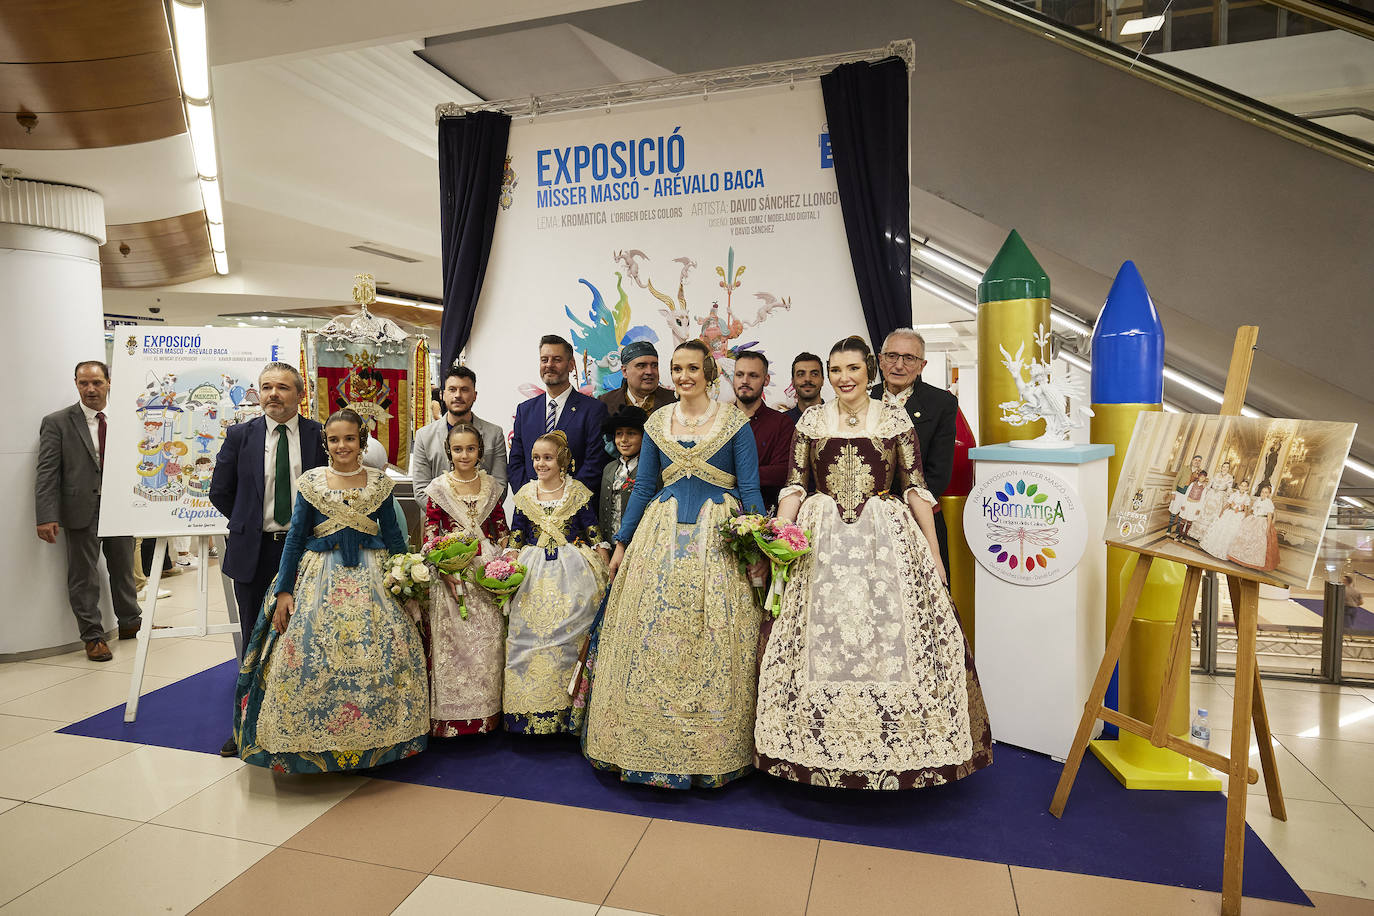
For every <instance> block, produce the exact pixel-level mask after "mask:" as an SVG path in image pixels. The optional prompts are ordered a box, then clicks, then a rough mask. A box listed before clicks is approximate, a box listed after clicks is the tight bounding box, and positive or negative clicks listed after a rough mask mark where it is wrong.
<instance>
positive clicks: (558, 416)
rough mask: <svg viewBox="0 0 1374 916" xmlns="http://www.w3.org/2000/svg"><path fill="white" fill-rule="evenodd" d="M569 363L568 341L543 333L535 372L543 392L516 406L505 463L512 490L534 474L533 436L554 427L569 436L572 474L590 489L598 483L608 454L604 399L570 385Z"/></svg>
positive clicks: (598, 484) (570, 368) (594, 487)
mask: <svg viewBox="0 0 1374 916" xmlns="http://www.w3.org/2000/svg"><path fill="white" fill-rule="evenodd" d="M572 366H573V348H572V344H570V343H568V342H567V341H566V340H564V339H563V338H562V337H559V336H558V335H557V334H545V335H544V336H543V337H541V338H540V339H539V377H540V378H541V379H542V380H543V382H544V393H543V394H540V395H536V396H535V397H532V398H530V399H529V400H528V401H525V402H524V403H522V404H520V405H519V406H517V407H516V408H515V430H514V432H513V434H512V436H511V442H510V455H509V457H508V459H507V463H506V470H507V472H508V473H509V475H510V491H511V493H518V492H520V488H521V487H523V486H524V485H525V484H526V483H527V482H529V481H531V480H533V479H534V469H533V467H532V466H531V464H530V448H531V446H533V445H534V440H535V439H538V438H539V437H540V436H542V435H544V433H546V432H553V431H554V430H555V429H561V430H563V432H565V433H566V434H567V436H568V448H569V450H570V451H571V452H572V457H573V464H574V471H573V476H574V477H575V478H577V479H578V480H580V481H582V483H583V484H585V485H586V487H587V489H588V490H591V491H592V492H593V493H596V492H598V491H599V490H600V488H601V469H602V468H603V467H604V466H605V465H606V457H607V456H606V449H605V448H604V446H603V444H602V441H601V422H602V421H603V420H605V419H606V405H605V404H602V403H601V402H600V401H598V400H597V399H596V398H591V397H588V396H587V395H585V394H583V393H582V392H580V391H577V390H575V389H574V388H573V387H572V384H571V383H570V382H569V381H568V376H569V375H570V374H571V373H572Z"/></svg>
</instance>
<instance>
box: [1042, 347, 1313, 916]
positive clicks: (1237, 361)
mask: <svg viewBox="0 0 1374 916" xmlns="http://www.w3.org/2000/svg"><path fill="white" fill-rule="evenodd" d="M1258 338H1259V328H1257V327H1253V326H1246V327H1242V328H1240V329H1239V330H1238V331H1237V332H1236V344H1235V349H1234V350H1233V351H1232V352H1231V367H1230V371H1229V372H1228V374H1227V376H1226V393H1225V396H1224V398H1223V400H1222V406H1221V411H1220V412H1221V414H1222V415H1225V416H1238V415H1239V414H1240V408H1241V405H1242V404H1244V403H1245V389H1246V386H1247V385H1248V384H1249V381H1250V365H1251V362H1252V361H1253V359H1254V349H1255V341H1256V340H1257V339H1258ZM1107 543H1108V544H1110V545H1111V546H1113V547H1121V548H1124V549H1126V550H1131V551H1133V552H1135V553H1137V554H1139V555H1140V556H1139V558H1138V559H1137V561H1136V566H1135V572H1134V573H1133V574H1132V576H1131V581H1130V584H1129V585H1128V586H1127V587H1126V593H1125V594H1124V595H1123V596H1122V599H1121V611H1120V613H1119V614H1118V615H1117V618H1116V626H1115V627H1114V628H1113V629H1112V632H1111V635H1110V636H1109V637H1108V638H1107V646H1106V651H1105V652H1104V653H1103V655H1102V665H1101V666H1100V667H1099V668H1098V669H1097V679H1096V680H1095V681H1093V687H1092V691H1091V692H1090V693H1089V694H1088V702H1087V704H1086V705H1085V706H1084V708H1083V718H1082V720H1081V721H1080V722H1079V723H1078V732H1077V733H1076V734H1075V735H1074V739H1073V747H1072V749H1071V750H1070V751H1069V756H1068V759H1067V760H1066V761H1065V762H1064V771H1063V773H1062V774H1061V775H1060V777H1059V785H1058V786H1057V787H1056V788H1055V790H1054V801H1052V802H1051V803H1050V813H1051V814H1053V815H1054V816H1055V817H1062V816H1063V814H1064V805H1065V804H1066V803H1067V802H1068V800H1069V792H1070V791H1071V790H1072V789H1073V782H1074V779H1075V778H1076V777H1077V776H1078V767H1079V765H1080V764H1081V763H1082V762H1083V754H1084V752H1085V751H1086V750H1087V749H1088V741H1089V739H1090V738H1091V737H1092V728H1093V723H1094V722H1095V721H1096V720H1097V719H1102V720H1103V721H1104V722H1109V723H1111V724H1112V725H1115V726H1117V727H1118V728H1122V729H1125V730H1126V731H1128V732H1130V733H1131V734H1134V735H1139V736H1140V737H1141V738H1145V739H1147V740H1148V741H1149V742H1150V743H1151V744H1153V745H1154V746H1155V747H1161V748H1165V747H1166V748H1168V749H1170V750H1172V751H1177V752H1178V753H1180V754H1182V755H1183V756H1185V757H1188V758H1190V759H1192V760H1196V761H1198V762H1199V763H1202V764H1205V765H1206V766H1209V767H1212V768H1213V769H1215V770H1220V771H1222V772H1225V773H1226V774H1227V777H1228V781H1227V797H1226V841H1225V847H1224V857H1223V862H1222V883H1221V912H1222V916H1237V914H1239V913H1240V903H1241V877H1242V874H1243V871H1244V855H1245V802H1246V792H1247V788H1246V787H1247V786H1248V785H1250V784H1252V783H1255V782H1258V781H1259V774H1258V773H1256V772H1255V770H1254V769H1253V768H1251V767H1250V765H1249V760H1250V723H1251V720H1252V719H1253V721H1254V726H1255V738H1256V740H1257V741H1258V742H1259V756H1260V766H1261V768H1262V769H1263V770H1264V787H1265V790H1266V792H1267V793H1268V795H1269V813H1270V814H1272V815H1273V816H1274V817H1276V818H1278V819H1279V820H1281V821H1286V820H1287V819H1288V814H1287V811H1286V810H1285V809H1284V804H1283V790H1282V788H1281V787H1280V786H1279V773H1278V768H1277V767H1276V766H1275V764H1274V746H1273V739H1272V737H1271V736H1270V734H1269V715H1268V713H1267V712H1266V711H1265V708H1264V691H1263V689H1262V687H1261V686H1260V675H1259V667H1258V665H1257V664H1256V660H1255V632H1256V629H1257V627H1258V623H1259V586H1260V583H1261V582H1271V581H1273V580H1271V579H1269V578H1268V577H1266V576H1264V575H1262V574H1259V573H1256V574H1255V575H1254V576H1253V577H1251V576H1250V575H1248V574H1240V573H1237V572H1236V570H1235V569H1234V568H1233V567H1222V566H1217V565H1212V564H1209V563H1207V562H1206V561H1203V560H1199V561H1198V562H1197V563H1188V564H1186V565H1187V569H1188V572H1187V575H1186V577H1185V578H1184V580H1183V598H1182V600H1181V601H1180V602H1179V605H1178V616H1177V618H1176V619H1175V620H1174V630H1173V641H1172V643H1171V647H1170V648H1171V651H1170V653H1169V667H1168V669H1167V670H1166V674H1165V678H1164V686H1163V688H1162V689H1161V691H1160V697H1159V706H1158V708H1157V709H1156V711H1155V720H1154V722H1153V723H1149V722H1142V721H1140V720H1139V719H1135V718H1132V717H1131V716H1127V715H1123V714H1122V713H1120V712H1117V711H1116V710H1114V709H1108V708H1107V707H1105V706H1103V705H1102V701H1103V698H1104V697H1105V696H1106V693H1107V683H1108V681H1110V680H1111V676H1112V671H1113V669H1115V668H1116V663H1117V660H1118V659H1120V657H1121V650H1122V647H1123V646H1125V644H1126V636H1127V634H1128V632H1129V631H1130V627H1131V617H1132V616H1133V612H1134V611H1135V606H1136V602H1138V601H1139V600H1140V593H1141V591H1143V590H1144V588H1145V578H1146V576H1148V575H1149V572H1150V565H1151V564H1152V563H1153V562H1154V559H1155V558H1156V557H1159V558H1160V559H1166V560H1171V561H1173V562H1178V560H1177V559H1176V558H1175V557H1171V556H1168V555H1166V554H1165V553H1163V552H1162V551H1156V550H1153V549H1151V548H1141V547H1138V546H1131V545H1127V544H1121V543H1117V542H1115V541H1113V540H1112V539H1111V538H1108V539H1107ZM1209 569H1210V570H1213V571H1216V572H1220V573H1223V574H1225V576H1226V582H1227V585H1228V586H1229V588H1230V592H1231V608H1232V612H1233V614H1234V616H1235V623H1236V639H1237V645H1236V694H1235V697H1234V698H1233V702H1232V707H1231V709H1232V712H1231V755H1230V756H1229V757H1223V756H1222V755H1221V754H1218V753H1217V752H1215V751H1211V750H1207V749H1205V748H1201V747H1198V746H1197V745H1195V744H1191V743H1189V742H1187V741H1184V740H1182V739H1180V738H1177V737H1175V736H1173V735H1171V734H1169V711H1170V710H1171V709H1172V708H1173V705H1174V697H1175V696H1176V694H1177V692H1178V684H1179V680H1180V679H1181V678H1185V677H1188V676H1189V666H1188V664H1187V662H1186V661H1185V662H1183V663H1181V664H1180V662H1179V658H1186V657H1187V656H1186V655H1185V654H1184V653H1185V651H1186V649H1187V643H1186V640H1187V639H1188V638H1189V635H1190V634H1191V632H1192V619H1193V608H1194V606H1195V604H1196V602H1197V594H1198V588H1199V586H1200V585H1201V584H1202V574H1203V572H1204V571H1206V570H1209ZM1276 584H1280V583H1276ZM1247 688H1248V689H1247Z"/></svg>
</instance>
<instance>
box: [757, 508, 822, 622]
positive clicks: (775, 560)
mask: <svg viewBox="0 0 1374 916" xmlns="http://www.w3.org/2000/svg"><path fill="white" fill-rule="evenodd" d="M754 540H756V541H757V542H758V545H759V549H760V550H762V551H763V555H764V557H766V558H767V559H768V564H769V566H770V567H772V572H773V581H772V583H771V584H770V585H769V586H768V595H767V597H766V598H764V600H763V609H764V610H766V611H771V612H772V613H773V616H774V617H776V616H778V612H779V611H781V610H782V589H783V586H785V585H786V584H787V580H788V578H789V576H790V572H789V570H791V568H792V564H793V563H795V562H797V560H798V559H800V558H801V557H804V556H806V555H807V554H808V553H810V552H811V532H810V531H805V530H803V529H802V527H801V526H800V525H798V524H797V523H796V522H784V521H782V520H781V519H776V518H770V519H769V520H768V523H767V524H766V525H765V526H764V527H763V528H762V529H761V530H759V531H758V532H756V533H755V534H754Z"/></svg>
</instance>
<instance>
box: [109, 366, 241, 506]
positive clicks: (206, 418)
mask: <svg viewBox="0 0 1374 916" xmlns="http://www.w3.org/2000/svg"><path fill="white" fill-rule="evenodd" d="M145 382H146V383H145V387H144V390H143V392H142V393H141V394H140V395H139V396H138V398H137V399H136V400H135V402H134V412H135V413H136V414H137V417H138V420H137V422H138V428H139V429H140V430H141V432H140V435H139V437H138V441H137V444H136V446H135V449H136V451H137V453H138V458H137V462H136V472H137V481H136V482H135V484H134V489H133V492H134V496H135V497H138V498H139V499H142V500H145V501H147V502H157V503H168V502H177V501H182V502H185V503H186V504H187V505H190V506H192V507H194V508H209V507H210V501H209V496H210V476H211V474H212V473H213V472H214V469H215V457H216V455H218V453H219V447H220V443H221V441H222V440H223V438H224V430H225V428H226V427H228V426H229V425H230V424H232V423H237V422H240V421H242V420H246V419H250V418H251V416H253V415H255V414H256V413H257V412H258V411H259V409H260V408H259V407H258V405H257V398H256V396H254V397H253V398H252V403H249V395H250V394H255V392H253V391H252V389H251V388H244V387H243V386H242V385H240V384H239V383H238V380H237V379H235V378H232V377H230V376H227V375H224V374H222V373H215V374H205V375H204V377H202V375H201V373H199V372H196V371H194V370H193V371H192V372H190V373H183V374H181V375H178V374H177V373H174V372H167V373H164V374H162V375H158V374H157V373H154V372H151V371H150V372H148V374H147V378H146V380H145Z"/></svg>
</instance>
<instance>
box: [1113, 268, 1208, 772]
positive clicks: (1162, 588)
mask: <svg viewBox="0 0 1374 916" xmlns="http://www.w3.org/2000/svg"><path fill="white" fill-rule="evenodd" d="M1163 401H1164V327H1163V326H1162V325H1161V324H1160V321H1159V313H1158V312H1157V311H1156V310H1155V305H1154V302H1153V301H1151V299H1150V294H1149V292H1148V291H1147V290H1146V289H1145V281H1144V280H1142V279H1141V277H1140V271H1138V270H1136V266H1135V265H1134V264H1132V263H1131V262H1130V261H1127V262H1126V263H1124V264H1122V265H1121V269H1120V270H1118V271H1117V273H1116V280H1115V281H1114V282H1113V283H1112V288H1111V291H1110V292H1108V293H1107V301H1106V303H1104V304H1103V306H1102V312H1101V313H1100V314H1099V315H1098V317H1097V325H1096V327H1094V328H1093V344H1092V407H1093V419H1092V441H1093V442H1101V443H1111V444H1113V445H1115V446H1116V454H1114V455H1113V456H1112V457H1111V458H1109V459H1107V491H1108V499H1109V500H1110V499H1111V498H1112V494H1113V493H1114V492H1115V490H1116V484H1117V480H1118V479H1119V478H1120V476H1121V466H1122V463H1123V462H1124V461H1125V459H1126V448H1127V446H1128V445H1130V442H1131V431H1132V430H1133V429H1134V428H1135V423H1136V418H1137V417H1138V416H1139V415H1140V414H1141V413H1143V412H1145V411H1158V410H1163V409H1164V404H1163ZM1135 563H1136V554H1135V553H1133V552H1131V551H1129V550H1123V549H1121V548H1118V547H1109V548H1107V606H1106V614H1107V629H1106V632H1108V633H1110V632H1111V631H1112V627H1114V626H1115V625H1116V618H1117V614H1118V613H1120V610H1121V593H1122V591H1123V590H1124V589H1125V584H1126V582H1127V580H1128V579H1129V577H1130V575H1131V572H1132V571H1133V570H1134V569H1135ZM1183 576H1184V567H1183V566H1182V565H1181V564H1179V563H1170V562H1167V561H1164V560H1156V561H1155V562H1154V563H1153V564H1152V565H1151V567H1150V574H1149V577H1148V578H1147V579H1146V580H1145V589H1144V591H1143V592H1142V593H1141V595H1140V600H1139V601H1138V602H1137V603H1136V608H1135V612H1134V615H1133V617H1132V620H1131V631H1130V636H1129V637H1128V639H1127V641H1126V647H1125V650H1124V651H1123V652H1122V655H1121V666H1120V669H1119V671H1118V675H1119V681H1118V680H1117V679H1116V678H1114V679H1113V682H1112V685H1111V687H1110V688H1109V689H1108V692H1107V698H1106V705H1108V706H1115V707H1116V708H1117V709H1119V710H1120V711H1121V712H1123V713H1125V714H1126V715H1128V716H1131V717H1133V718H1136V719H1139V720H1141V721H1142V722H1153V721H1154V718H1155V711H1156V709H1157V708H1158V705H1159V695H1160V688H1161V687H1162V686H1163V681H1164V674H1165V670H1166V669H1167V667H1168V656H1169V648H1170V641H1171V636H1172V632H1173V623H1174V615H1175V614H1176V613H1177V610H1178V603H1179V601H1180V600H1181V598H1182V594H1183ZM1180 648H1182V650H1183V652H1184V653H1185V654H1186V653H1187V651H1188V646H1187V645H1186V644H1184V645H1182V646H1181V647H1180ZM1180 661H1181V663H1182V664H1183V665H1185V666H1186V665H1187V664H1188V660H1187V658H1183V659H1181V660H1180ZM1188 700H1189V697H1188V685H1187V684H1186V683H1184V684H1181V685H1180V686H1179V688H1178V694H1177V696H1176V697H1175V702H1174V706H1173V709H1172V710H1171V711H1170V714H1169V733H1170V734H1174V735H1178V736H1180V737H1183V738H1184V739H1185V740H1186V739H1187V733H1188V721H1189V716H1188V713H1189V711H1190V710H1189V706H1188ZM1112 731H1115V729H1112ZM1091 747H1092V750H1093V753H1094V754H1096V755H1097V757H1098V759H1099V760H1101V761H1102V762H1103V764H1104V765H1106V767H1107V769H1109V770H1111V771H1112V773H1113V774H1114V775H1115V776H1116V778H1117V779H1119V780H1120V781H1121V783H1122V784H1123V785H1125V786H1126V787H1127V788H1129V789H1199V790H1209V791H1210V790H1219V789H1220V788H1221V782H1220V780H1219V779H1218V778H1216V777H1215V776H1212V775H1211V774H1210V772H1209V771H1208V770H1207V769H1206V768H1205V767H1203V766H1202V765H1201V764H1192V763H1190V761H1189V760H1188V759H1187V758H1186V757H1183V756H1181V755H1179V754H1177V753H1175V752H1173V751H1171V750H1167V749H1165V748H1157V747H1155V746H1154V745H1152V744H1150V742H1149V741H1147V740H1145V739H1144V738H1140V737H1137V736H1136V735H1132V734H1129V733H1127V732H1121V733H1120V735H1119V736H1118V737H1117V738H1116V739H1115V740H1099V741H1094V742H1093V743H1092V745H1091Z"/></svg>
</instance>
